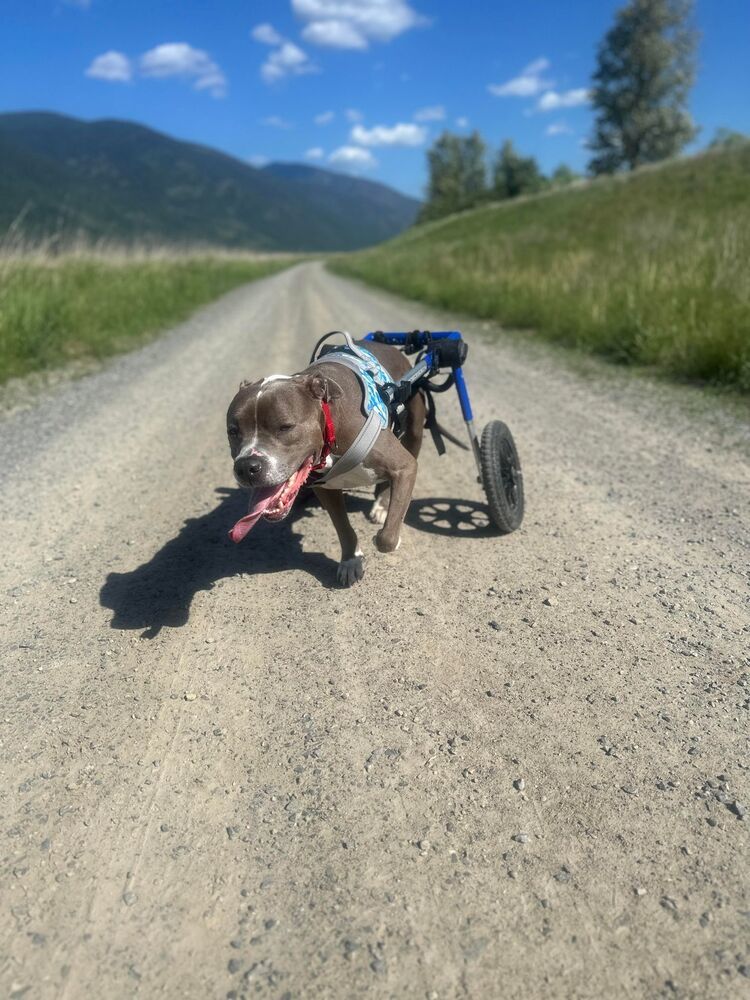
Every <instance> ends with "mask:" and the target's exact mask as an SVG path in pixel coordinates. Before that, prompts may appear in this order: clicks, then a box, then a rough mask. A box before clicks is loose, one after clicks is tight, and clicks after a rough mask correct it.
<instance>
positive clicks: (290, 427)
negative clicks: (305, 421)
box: [279, 424, 297, 432]
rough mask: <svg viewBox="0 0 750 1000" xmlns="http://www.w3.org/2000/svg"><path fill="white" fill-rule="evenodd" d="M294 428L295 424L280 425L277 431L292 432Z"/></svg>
mask: <svg viewBox="0 0 750 1000" xmlns="http://www.w3.org/2000/svg"><path fill="white" fill-rule="evenodd" d="M296 426H297V425H296V424H282V425H281V427H279V431H281V432H283V431H293V430H294V428H295V427H296Z"/></svg>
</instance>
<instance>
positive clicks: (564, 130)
mask: <svg viewBox="0 0 750 1000" xmlns="http://www.w3.org/2000/svg"><path fill="white" fill-rule="evenodd" d="M544 133H545V135H572V134H573V129H572V128H570V126H569V125H566V124H565V122H552V124H551V125H548V126H547V128H546V129H545V130H544Z"/></svg>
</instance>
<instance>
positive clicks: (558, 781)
mask: <svg viewBox="0 0 750 1000" xmlns="http://www.w3.org/2000/svg"><path fill="white" fill-rule="evenodd" d="M449 321H450V320H449V318H446V317H441V316H439V315H436V314H435V312H434V311H431V310H427V309H422V308H421V307H419V306H416V305H414V304H413V303H403V302H402V303H399V301H398V300H396V299H395V298H393V297H391V296H387V295H384V294H381V293H378V292H376V291H373V290H367V289H365V288H362V287H359V286H357V285H355V284H353V283H351V282H348V281H345V280H343V279H341V278H336V277H333V276H331V275H329V274H327V273H326V272H325V271H324V270H323V268H322V266H321V265H320V264H317V263H312V264H305V265H302V266H299V267H296V268H294V269H292V270H290V271H288V272H286V273H283V274H280V275H278V276H275V277H272V278H269V279H267V280H264V281H262V282H259V283H258V284H255V285H251V286H248V287H246V288H242V289H239V290H237V291H235V292H233V293H231V294H230V295H228V296H227V297H225V298H224V299H222V300H221V301H219V302H217V303H215V304H213V305H212V306H210V307H208V308H206V309H203V310H202V311H201V312H200V313H198V314H196V316H195V317H194V318H193V319H192V320H191V321H190V322H188V323H186V324H184V325H183V326H181V327H180V328H178V329H176V330H174V331H173V332H171V333H169V334H168V335H166V336H165V337H164V338H162V339H161V340H159V341H157V342H155V343H153V344H151V345H150V346H148V347H146V348H145V349H143V350H141V351H138V352H136V353H134V354H131V355H129V356H126V357H123V358H120V359H118V360H116V361H114V362H112V363H111V364H109V365H108V366H107V367H106V368H104V369H103V370H102V371H100V372H99V373H97V374H94V375H92V376H90V377H87V378H85V379H83V380H80V381H78V382H75V383H71V384H68V385H67V386H64V385H61V386H58V387H57V388H56V389H55V390H53V391H52V392H51V393H50V394H49V395H48V396H47V397H46V398H44V399H43V400H41V401H38V402H37V403H35V404H34V405H33V406H31V407H30V408H27V409H26V410H24V411H19V412H16V413H15V414H12V415H10V416H6V418H5V420H4V422H3V424H2V427H1V429H0V462H1V466H0V467H2V470H3V475H2V492H1V494H0V496H1V499H2V510H3V560H2V562H3V565H2V570H1V574H2V595H3V603H2V623H1V624H2V640H1V641H2V673H1V675H0V687H1V689H0V698H1V699H2V711H1V714H0V736H1V738H2V747H1V753H2V793H3V794H2V807H1V816H2V825H1V828H0V842H1V843H2V865H1V870H0V995H2V996H4V997H14V998H18V997H24V998H27V1000H32V998H37V997H39V998H47V997H56V998H57V997H59V998H66V1000H78V998H94V997H96V998H112V997H115V998H119V997H131V996H135V997H138V996H142V997H189V998H193V997H195V998H206V997H230V998H231V997H237V998H239V997H256V996H257V997H262V998H279V1000H280V998H303V997H304V998H307V997H315V998H318V997H321V998H323V997H333V998H350V997H376V998H380V997H383V998H386V997H389V998H390V997H398V998H401V997H404V998H425V1000H427V998H439V1000H450V998H519V1000H528V998H537V997H540V998H541V997H544V998H557V997H560V998H563V997H564V998H592V1000H594V998H597V1000H599V998H603V997H607V998H613V997H615V998H619V997H630V998H641V997H648V998H651V997H668V998H670V1000H671V998H700V1000H705V998H713V997H716V998H719V997H721V998H726V997H730V996H737V997H738V996H740V995H743V994H744V995H747V993H746V992H745V990H747V989H748V986H750V980H748V978H747V977H748V975H750V953H749V949H748V940H749V936H750V899H748V857H750V854H749V852H748V827H749V825H750V819H749V818H748V814H747V812H746V811H745V807H746V806H748V805H750V791H749V789H748V754H747V750H748V740H747V738H748V704H749V699H750V661H749V660H748V655H749V652H748V645H749V643H748V640H750V628H749V625H748V622H749V620H750V619H749V617H748V604H747V600H748V541H749V539H750V530H749V528H748V523H749V522H748V497H749V496H750V466H749V465H748V461H747V451H746V449H745V447H744V446H743V443H742V438H743V434H746V433H747V425H745V426H743V425H742V423H741V421H740V420H739V419H737V418H734V417H732V416H731V415H727V411H725V410H724V409H722V408H721V407H717V408H714V413H715V416H714V417H713V418H711V419H709V418H708V417H707V416H706V413H705V412H704V410H703V409H700V408H699V409H698V411H697V412H696V414H694V415H692V416H691V415H690V414H689V413H686V411H685V407H684V405H683V404H684V402H685V399H686V398H687V397H686V395H685V393H682V392H680V391H679V390H673V389H669V388H668V387H664V386H659V385H658V384H657V385H654V384H653V383H650V382H643V381H640V380H637V379H633V378H631V377H628V376H624V375H621V374H620V373H617V372H615V373H611V374H609V375H602V374H596V373H595V375H594V376H592V375H591V374H586V373H585V372H581V371H579V370H576V369H573V368H571V367H570V366H566V365H565V364H564V363H563V362H562V360H561V356H560V355H558V354H555V353H550V352H549V350H547V349H543V348H541V347H537V346H535V345H534V344H533V343H531V344H529V345H528V346H526V345H524V344H523V343H522V342H520V341H519V340H518V339H513V338H510V339H506V340H504V341H501V342H500V343H491V342H490V340H489V339H488V338H487V337H485V336H483V332H484V331H483V326H482V324H481V323H478V322H473V323H467V324H464V326H465V330H466V334H467V338H468V339H469V342H470V357H469V362H468V365H467V378H468V382H469V386H470V389H471V392H472V399H473V402H474V406H475V409H476V412H477V415H478V419H479V423H484V422H486V421H487V420H489V419H491V418H502V419H504V420H506V421H507V422H508V423H509V425H510V426H511V428H512V429H513V430H514V432H515V435H516V439H517V443H518V447H519V450H520V453H521V457H522V460H523V464H524V468H525V475H526V491H527V501H528V508H527V516H526V521H525V524H524V526H523V529H522V530H521V531H519V532H518V533H516V534H514V535H512V536H509V537H505V538H500V537H497V536H494V535H492V534H491V533H490V532H489V531H488V530H487V529H486V527H485V526H484V525H485V518H484V514H483V503H482V495H481V491H480V488H479V487H478V485H477V483H476V482H475V480H474V476H473V470H472V466H471V463H470V461H469V460H468V457H467V455H466V453H465V452H458V451H456V450H455V449H452V450H451V451H450V452H449V454H448V456H446V457H444V458H442V459H438V457H437V456H436V454H435V452H434V450H433V449H432V446H431V445H430V444H429V442H426V443H425V449H424V454H423V460H421V461H420V475H419V478H418V481H417V487H416V491H415V498H414V502H413V505H412V508H411V512H410V514H409V517H408V525H407V527H406V528H405V530H404V534H403V544H402V546H401V548H400V549H399V551H398V552H397V553H395V554H394V555H393V556H381V555H379V554H378V553H377V552H376V551H375V549H374V547H373V544H372V536H373V534H374V531H375V529H374V528H373V527H372V526H371V525H370V524H369V523H368V522H367V520H366V518H365V513H364V511H365V503H364V501H363V499H361V498H359V499H358V498H356V497H355V498H353V499H352V501H351V504H350V506H351V508H352V509H353V511H354V515H353V517H354V522H355V525H356V527H357V530H358V531H360V536H361V540H362V543H363V547H364V549H365V552H366V555H367V563H366V565H367V569H366V577H365V580H364V581H363V583H362V584H361V585H359V586H357V587H356V588H354V589H352V590H350V591H346V590H340V589H337V587H336V586H335V570H336V563H335V560H336V558H337V556H338V551H337V548H336V544H335V539H334V532H333V529H332V526H331V524H330V522H329V521H328V519H327V517H326V516H325V515H324V514H323V513H322V512H320V511H318V510H316V509H307V510H302V511H299V512H296V513H295V516H294V517H293V518H292V519H290V520H289V521H287V522H285V523H283V524H282V525H272V524H269V523H261V524H260V525H259V526H258V527H257V528H256V529H255V531H254V532H253V533H252V535H251V536H250V537H249V538H248V540H247V541H246V542H245V543H243V544H242V545H240V546H233V545H232V543H231V542H229V540H228V539H227V537H226V532H227V529H228V528H229V527H230V526H231V524H232V523H233V522H234V520H235V519H236V518H237V517H238V516H240V515H241V514H242V513H244V509H245V507H244V502H243V497H242V495H241V494H240V493H239V491H237V490H236V489H235V487H234V484H233V480H232V476H231V468H230V462H229V456H228V450H227V447H226V441H225V432H224V413H225V408H226V405H227V403H228V401H229V399H230V397H231V396H232V394H233V393H234V391H235V389H236V387H237V384H238V383H239V381H240V379H241V378H242V377H258V376H260V375H264V374H268V373H271V372H289V371H295V370H298V369H299V368H302V367H304V366H305V364H306V360H307V354H308V351H309V349H310V346H311V344H312V342H313V341H314V340H315V338H316V337H317V336H318V335H319V334H321V333H322V332H324V331H326V330H329V329H333V328H348V329H349V330H351V331H353V332H357V333H359V332H364V331H366V330H369V329H373V328H386V329H388V328H390V329H411V328H413V327H415V326H426V327H432V328H433V329H437V328H439V327H440V326H443V325H444V324H445V323H447V322H449ZM453 322H458V321H457V320H456V319H455V318H453ZM598 371H599V369H598V368H596V372H598ZM444 398H445V397H444ZM441 403H442V407H441V416H442V417H443V419H444V421H445V422H446V424H447V425H448V426H449V427H451V428H452V429H453V430H455V431H458V432H460V430H461V425H460V421H459V419H458V412H457V406H456V404H455V402H454V400H453V399H452V398H451V399H447V398H446V399H445V402H442V400H441ZM746 440H747V439H746V438H745V442H746Z"/></svg>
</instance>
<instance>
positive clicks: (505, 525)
mask: <svg viewBox="0 0 750 1000" xmlns="http://www.w3.org/2000/svg"><path fill="white" fill-rule="evenodd" d="M480 457H481V461H482V485H483V486H484V492H485V493H486V494H487V503H488V505H489V508H490V518H491V519H492V523H493V524H494V525H495V527H496V528H497V529H498V531H500V532H501V533H502V534H503V535H507V534H509V533H510V532H511V531H515V530H516V528H517V527H518V526H519V525H520V524H521V521H523V473H522V472H521V462H520V460H519V458H518V452H517V451H516V444H515V441H514V440H513V435H512V434H511V433H510V431H509V430H508V428H507V427H506V426H505V424H504V423H503V422H502V420H493V421H491V422H490V423H489V424H487V426H486V427H485V429H484V430H483V431H482V443H481V446H480Z"/></svg>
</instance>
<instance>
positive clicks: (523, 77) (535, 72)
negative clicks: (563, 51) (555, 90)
mask: <svg viewBox="0 0 750 1000" xmlns="http://www.w3.org/2000/svg"><path fill="white" fill-rule="evenodd" d="M549 68H550V62H549V59H545V58H544V57H543V56H541V57H540V58H539V59H535V60H534V61H533V62H531V63H529V65H528V66H526V67H525V69H522V70H521V72H520V73H519V75H518V76H514V77H513V79H512V80H507V81H506V82H505V83H491V84H489V86H488V87H487V90H489V92H490V93H491V94H494V96H495V97H535V96H536V95H537V94H541V92H542V91H543V90H549V89H550V88H551V87H554V85H555V84H554V81H553V80H548V79H546V78H545V77H544V73H545V72H546V70H548V69H549Z"/></svg>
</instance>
